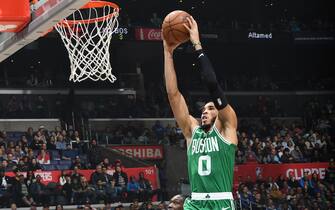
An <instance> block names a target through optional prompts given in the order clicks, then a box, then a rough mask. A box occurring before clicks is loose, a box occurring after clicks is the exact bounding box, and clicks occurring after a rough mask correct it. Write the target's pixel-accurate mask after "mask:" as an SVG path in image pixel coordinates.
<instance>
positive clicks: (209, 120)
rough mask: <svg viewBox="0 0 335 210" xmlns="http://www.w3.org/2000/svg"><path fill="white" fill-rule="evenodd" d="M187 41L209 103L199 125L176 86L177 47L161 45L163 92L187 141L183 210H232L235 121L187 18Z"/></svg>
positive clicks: (235, 139) (193, 26)
mask: <svg viewBox="0 0 335 210" xmlns="http://www.w3.org/2000/svg"><path fill="white" fill-rule="evenodd" d="M187 21H188V25H186V24H184V25H185V27H186V28H187V29H188V31H189V33H190V41H191V42H192V44H193V46H194V47H195V53H196V54H197V59H198V61H199V63H200V69H199V71H200V73H201V77H202V80H203V81H202V82H203V83H204V84H205V85H206V86H207V88H208V90H209V95H210V97H211V101H209V102H208V103H206V104H205V106H204V107H203V108H202V114H201V123H199V122H198V121H197V120H196V119H195V118H194V117H193V116H191V115H190V114H189V111H188V107H187V105H186V102H185V99H184V97H183V95H182V94H181V93H180V91H179V89H178V85H177V78H176V72H175V69H174V63H173V51H174V49H175V48H176V47H177V45H178V44H172V45H170V44H167V42H166V41H165V40H163V43H164V74H165V82H166V90H167V94H168V98H169V102H170V106H171V108H172V111H173V114H174V117H175V119H176V121H177V123H178V125H180V127H181V129H182V131H183V134H184V136H185V138H186V141H187V157H188V173H189V179H190V183H191V191H192V193H191V198H188V199H186V200H185V203H184V209H185V210H190V209H192V210H193V209H199V210H200V209H201V210H204V209H206V210H216V209H220V210H228V209H229V210H231V209H234V208H235V207H234V203H233V195H232V193H231V191H232V186H233V172H234V161H235V150H236V145H237V135H236V129H237V118H236V114H235V111H234V110H233V108H232V107H231V106H230V105H229V104H228V102H227V99H226V97H225V95H224V92H223V91H222V88H221V87H220V86H219V84H218V81H217V79H216V75H215V72H214V69H213V67H212V65H211V63H210V61H209V59H208V57H207V56H206V53H205V52H204V50H203V49H202V47H201V43H200V39H199V32H198V26H197V23H196V21H195V20H194V19H193V18H192V17H190V18H188V19H187Z"/></svg>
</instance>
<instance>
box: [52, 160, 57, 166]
mask: <svg viewBox="0 0 335 210" xmlns="http://www.w3.org/2000/svg"><path fill="white" fill-rule="evenodd" d="M50 164H53V165H58V164H59V161H58V160H50Z"/></svg>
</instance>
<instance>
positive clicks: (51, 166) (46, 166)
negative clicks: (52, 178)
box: [41, 164, 57, 171]
mask: <svg viewBox="0 0 335 210" xmlns="http://www.w3.org/2000/svg"><path fill="white" fill-rule="evenodd" d="M41 167H42V168H43V170H45V171H53V170H56V169H57V167H56V165H54V164H43V165H41Z"/></svg>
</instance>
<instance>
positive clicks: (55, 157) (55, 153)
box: [49, 150, 61, 160]
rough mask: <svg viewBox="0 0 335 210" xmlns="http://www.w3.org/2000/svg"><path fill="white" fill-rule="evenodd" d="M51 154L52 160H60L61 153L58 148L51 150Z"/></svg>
mask: <svg viewBox="0 0 335 210" xmlns="http://www.w3.org/2000/svg"><path fill="white" fill-rule="evenodd" d="M49 154H50V155H51V160H60V159H61V158H60V154H59V151H58V150H49Z"/></svg>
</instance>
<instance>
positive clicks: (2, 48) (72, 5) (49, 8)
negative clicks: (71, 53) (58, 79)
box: [0, 0, 90, 62]
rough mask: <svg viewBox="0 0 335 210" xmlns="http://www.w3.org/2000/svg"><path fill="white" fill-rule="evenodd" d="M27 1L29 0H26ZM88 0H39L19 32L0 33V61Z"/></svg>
mask: <svg viewBox="0 0 335 210" xmlns="http://www.w3.org/2000/svg"><path fill="white" fill-rule="evenodd" d="M27 1H29V0H27ZM89 1H90V0H39V1H38V2H37V3H36V4H35V5H33V6H32V10H31V14H32V17H31V22H30V23H29V25H28V26H26V27H25V28H24V29H23V30H22V31H21V32H18V33H0V62H2V61H3V60H5V59H6V58H8V57H9V56H10V55H12V54H14V53H15V52H16V51H18V50H20V49H21V48H23V47H24V46H26V45H27V44H29V43H31V42H33V41H35V40H37V39H38V38H39V37H41V36H43V35H44V34H45V33H46V32H47V31H48V30H49V29H51V28H52V27H53V26H54V25H55V24H57V23H58V22H59V21H60V20H61V19H63V18H65V17H67V16H69V15H70V14H72V13H73V12H74V11H76V10H77V9H79V8H81V7H82V6H84V5H85V4H86V3H88V2H89Z"/></svg>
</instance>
